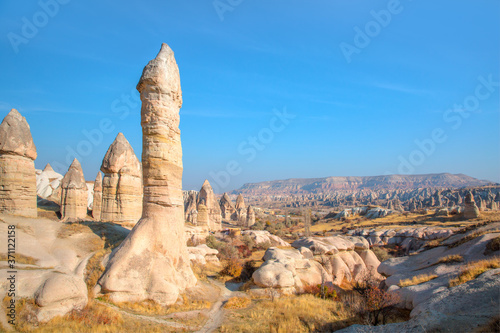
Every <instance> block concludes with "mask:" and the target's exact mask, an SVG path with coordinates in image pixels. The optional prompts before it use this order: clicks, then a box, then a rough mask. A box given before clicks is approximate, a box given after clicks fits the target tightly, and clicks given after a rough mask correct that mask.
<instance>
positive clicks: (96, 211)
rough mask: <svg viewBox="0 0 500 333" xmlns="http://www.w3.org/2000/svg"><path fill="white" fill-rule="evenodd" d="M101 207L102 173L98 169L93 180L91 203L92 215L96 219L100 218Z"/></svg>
mask: <svg viewBox="0 0 500 333" xmlns="http://www.w3.org/2000/svg"><path fill="white" fill-rule="evenodd" d="M101 207H102V174H101V172H100V171H99V172H98V173H97V176H96V177H95V181H94V201H93V203H92V216H93V217H94V219H95V220H96V221H100V220H101Z"/></svg>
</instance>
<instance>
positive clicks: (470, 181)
mask: <svg viewBox="0 0 500 333" xmlns="http://www.w3.org/2000/svg"><path fill="white" fill-rule="evenodd" d="M489 183H490V182H487V181H483V180H479V179H476V178H472V177H469V176H467V175H463V174H456V175H452V174H449V173H440V174H427V175H384V176H368V177H326V178H293V179H286V180H274V181H266V182H260V183H252V184H244V185H243V186H242V187H241V188H240V189H239V190H236V191H234V192H233V193H234V194H244V195H245V196H249V195H255V196H265V195H280V194H288V195H290V194H309V193H323V194H326V193H330V194H331V193H335V192H337V191H339V190H348V191H351V193H352V191H357V190H359V191H361V190H398V189H417V188H426V187H431V188H461V187H472V186H484V185H488V184H489ZM432 194H433V193H430V195H432Z"/></svg>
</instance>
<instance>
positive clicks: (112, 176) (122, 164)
mask: <svg viewBox="0 0 500 333" xmlns="http://www.w3.org/2000/svg"><path fill="white" fill-rule="evenodd" d="M101 171H102V172H103V173H104V178H103V182H102V209H101V221H103V222H114V223H126V224H135V223H137V221H139V219H140V218H141V214H142V170H141V163H140V162H139V160H138V159H137V156H136V155H135V153H134V150H133V149H132V146H130V143H129V142H128V141H127V139H126V138H125V136H124V135H123V134H122V133H118V135H117V136H116V139H115V141H114V142H113V143H112V144H111V146H110V147H109V149H108V151H107V153H106V155H105V156H104V159H103V161H102V165H101Z"/></svg>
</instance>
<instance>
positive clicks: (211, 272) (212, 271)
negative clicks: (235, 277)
mask: <svg viewBox="0 0 500 333" xmlns="http://www.w3.org/2000/svg"><path fill="white" fill-rule="evenodd" d="M191 268H192V269H193V273H194V275H195V276H196V278H197V279H198V280H201V281H208V277H209V276H210V277H217V276H219V274H220V272H221V270H222V268H223V266H222V265H221V264H214V263H212V262H207V264H206V265H201V264H198V263H193V264H192V265H191Z"/></svg>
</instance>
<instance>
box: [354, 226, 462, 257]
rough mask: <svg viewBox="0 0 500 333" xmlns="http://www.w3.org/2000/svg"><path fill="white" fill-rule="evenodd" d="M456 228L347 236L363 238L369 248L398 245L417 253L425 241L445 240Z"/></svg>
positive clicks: (364, 232) (363, 231)
mask: <svg viewBox="0 0 500 333" xmlns="http://www.w3.org/2000/svg"><path fill="white" fill-rule="evenodd" d="M455 231H456V228H446V229H444V228H437V227H420V228H402V229H356V230H350V231H349V234H350V235H352V236H358V237H363V238H365V239H366V240H367V241H368V243H369V245H370V246H385V245H399V246H401V247H402V248H403V249H404V250H406V251H407V252H410V251H417V250H419V249H420V248H421V247H422V246H424V245H425V244H426V242H427V241H430V240H434V239H440V238H447V237H450V236H451V235H453V234H454V233H455Z"/></svg>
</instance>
